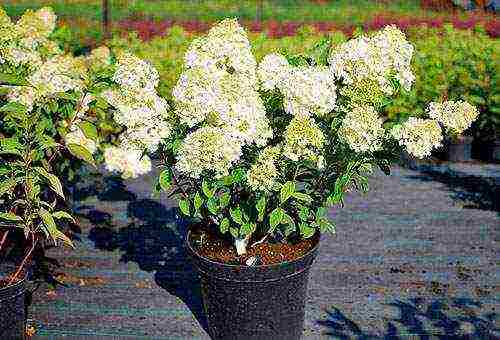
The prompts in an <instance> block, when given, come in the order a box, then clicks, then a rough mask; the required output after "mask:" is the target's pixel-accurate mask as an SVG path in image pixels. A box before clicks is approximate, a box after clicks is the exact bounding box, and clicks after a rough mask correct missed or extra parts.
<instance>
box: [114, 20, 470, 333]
mask: <svg viewBox="0 0 500 340" xmlns="http://www.w3.org/2000/svg"><path fill="white" fill-rule="evenodd" d="M412 53H413V47H412V45H411V44H410V43H409V42H408V41H407V40H406V38H405V36H404V34H403V33H402V32H401V31H399V30H398V29H397V28H396V27H393V26H389V27H386V28H385V29H384V30H382V31H380V32H377V33H375V34H373V35H370V36H360V37H358V38H356V39H353V40H351V41H348V42H346V43H344V44H341V45H339V46H335V47H332V46H331V42H330V40H329V39H323V40H322V41H319V42H318V44H317V45H316V46H315V48H314V49H313V50H311V51H308V52H307V53H306V54H304V55H294V56H283V55H280V54H276V53H273V54H270V55H267V56H266V57H264V59H263V60H262V61H261V62H260V64H258V63H257V61H256V60H255V58H254V56H253V54H252V51H251V46H250V43H249V41H248V38H247V36H246V33H245V31H244V29H243V28H242V27H240V26H239V24H238V22H237V21H236V20H229V19H227V20H224V21H222V22H221V23H220V24H218V25H216V26H215V27H213V28H212V29H211V30H210V31H209V32H208V34H207V35H206V36H203V37H199V38H197V39H195V40H194V41H193V42H192V44H191V45H190V47H189V49H188V51H187V52H186V55H185V60H184V62H185V65H184V69H183V72H182V74H181V75H180V78H179V80H178V82H177V85H176V86H175V88H174V89H173V91H172V97H173V99H174V105H173V110H172V111H170V112H168V114H165V112H164V111H160V114H158V115H157V117H156V118H155V119H154V121H160V122H161V125H159V126H162V127H163V128H162V129H161V131H162V135H164V136H165V137H164V138H163V139H159V138H158V134H157V133H156V131H155V130H153V129H146V130H143V131H142V133H141V136H142V138H140V139H138V138H136V135H135V134H131V133H129V132H128V131H129V127H128V126H125V127H124V128H125V130H124V135H123V137H122V138H120V140H121V142H122V144H123V146H122V148H123V149H125V150H131V151H133V152H134V153H139V154H141V152H140V151H136V150H137V148H139V150H140V148H141V147H142V148H143V150H144V153H146V152H147V151H148V149H152V151H156V150H159V153H158V155H159V157H160V160H161V164H160V166H161V167H162V172H161V174H160V176H159V181H158V182H159V186H160V187H161V188H162V189H164V190H167V191H169V192H170V193H171V194H172V195H173V196H175V197H177V198H178V202H179V210H180V211H181V212H182V213H183V214H184V215H185V216H186V217H188V218H189V219H190V221H191V228H190V231H189V233H188V235H187V239H186V247H187V249H188V251H189V252H190V254H191V256H192V258H193V263H194V265H195V267H196V268H197V270H198V272H199V275H200V278H201V288H202V294H203V299H204V306H205V312H206V314H207V319H208V326H209V333H210V335H211V336H212V337H213V338H214V339H299V338H300V336H301V334H302V329H303V321H304V306H305V297H306V291H307V281H308V273H309V269H310V267H311V265H312V263H313V261H314V258H315V256H316V254H317V250H318V244H319V240H320V234H321V233H324V232H334V231H335V226H334V224H333V222H331V221H330V220H329V218H328V208H329V207H331V206H332V205H335V204H342V202H343V195H344V192H346V191H347V190H353V189H359V190H362V191H366V190H367V189H368V177H367V176H368V175H369V174H370V172H371V169H372V167H373V166H378V167H380V168H381V169H382V170H383V171H384V172H386V173H387V174H388V173H389V171H390V168H389V166H390V164H391V163H393V162H394V161H396V160H397V159H398V158H399V157H398V156H399V154H400V152H401V148H404V149H405V150H406V151H407V152H408V153H409V154H411V155H412V156H415V157H419V158H422V157H426V156H429V155H430V153H431V151H432V150H433V149H434V148H435V147H438V146H440V145H441V143H442V140H443V134H442V125H443V126H445V127H448V128H455V130H456V132H457V133H461V132H462V130H461V129H462V128H463V127H464V126H468V125H469V123H470V122H469V121H470V120H473V119H474V115H473V114H470V111H471V110H472V109H471V108H470V107H469V106H468V104H466V103H459V104H457V105H451V104H450V103H443V104H431V109H430V112H431V113H432V117H426V118H416V117H410V118H408V120H407V121H404V122H401V124H396V125H394V124H393V125H389V124H386V122H385V121H384V119H383V116H382V115H381V114H380V112H381V108H382V107H383V106H384V105H385V104H386V103H387V101H388V100H390V98H391V97H394V96H396V95H397V94H398V93H399V92H400V90H402V89H404V90H408V89H409V88H410V87H411V84H412V83H413V80H414V76H413V74H412V72H411V68H410V64H411V57H412ZM115 78H119V77H115ZM143 78H145V77H144V75H143V73H137V74H136V79H143ZM149 85H150V86H148V88H152V87H154V85H156V84H155V83H150V84H149ZM113 105H115V107H117V108H120V107H121V109H119V110H123V109H124V108H126V105H125V103H124V102H123V101H117V102H115V103H113ZM455 106H456V107H455ZM450 108H453V111H449V110H451V109H450ZM142 116H144V117H145V118H144V119H143V118H141V117H142ZM153 116H154V115H153ZM455 116H460V117H455ZM461 116H463V117H461ZM129 119H130V120H134V121H149V120H153V118H152V117H151V116H150V112H146V113H144V112H139V111H135V112H134V115H133V116H132V115H130V116H129ZM458 123H460V125H458ZM132 131H133V129H132ZM149 131H151V133H149ZM150 137H151V138H150ZM141 144H142V145H141ZM149 146H151V147H149ZM149 151H151V150H149ZM118 165H120V164H118ZM124 165H125V167H124V169H123V170H125V171H127V169H128V165H126V164H124ZM115 169H116V170H118V171H121V169H120V168H119V167H115Z"/></svg>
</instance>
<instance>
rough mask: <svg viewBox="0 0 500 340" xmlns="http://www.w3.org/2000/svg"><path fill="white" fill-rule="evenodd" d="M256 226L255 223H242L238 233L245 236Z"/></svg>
mask: <svg viewBox="0 0 500 340" xmlns="http://www.w3.org/2000/svg"><path fill="white" fill-rule="evenodd" d="M256 228H257V226H256V225H255V223H244V224H243V225H242V226H241V229H240V233H241V234H243V235H245V236H246V235H250V234H252V233H253V232H255V229H256Z"/></svg>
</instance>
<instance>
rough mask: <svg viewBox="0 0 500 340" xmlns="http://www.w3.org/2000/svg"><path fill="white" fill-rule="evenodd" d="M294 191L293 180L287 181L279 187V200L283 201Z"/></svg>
mask: <svg viewBox="0 0 500 340" xmlns="http://www.w3.org/2000/svg"><path fill="white" fill-rule="evenodd" d="M294 192H295V182H291V181H288V182H286V183H285V184H283V186H282V187H281V190H280V202H281V203H285V202H286V201H287V200H288V199H289V198H290V197H292V195H293V193H294Z"/></svg>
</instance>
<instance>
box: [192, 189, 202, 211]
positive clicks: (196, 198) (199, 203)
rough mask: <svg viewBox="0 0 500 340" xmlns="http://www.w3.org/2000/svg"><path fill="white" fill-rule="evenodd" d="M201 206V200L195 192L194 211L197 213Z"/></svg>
mask: <svg viewBox="0 0 500 340" xmlns="http://www.w3.org/2000/svg"><path fill="white" fill-rule="evenodd" d="M202 204H203V198H202V197H201V195H200V193H199V192H196V194H195V195H194V209H195V210H196V211H199V210H200V208H201V206H202Z"/></svg>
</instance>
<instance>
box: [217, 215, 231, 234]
mask: <svg viewBox="0 0 500 340" xmlns="http://www.w3.org/2000/svg"><path fill="white" fill-rule="evenodd" d="M230 225H231V222H230V221H229V218H227V217H224V218H223V219H222V221H221V222H220V224H219V230H220V232H221V233H223V234H225V233H226V232H227V231H228V230H229V226H230Z"/></svg>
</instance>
